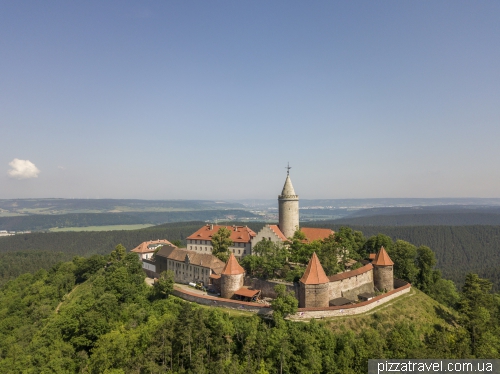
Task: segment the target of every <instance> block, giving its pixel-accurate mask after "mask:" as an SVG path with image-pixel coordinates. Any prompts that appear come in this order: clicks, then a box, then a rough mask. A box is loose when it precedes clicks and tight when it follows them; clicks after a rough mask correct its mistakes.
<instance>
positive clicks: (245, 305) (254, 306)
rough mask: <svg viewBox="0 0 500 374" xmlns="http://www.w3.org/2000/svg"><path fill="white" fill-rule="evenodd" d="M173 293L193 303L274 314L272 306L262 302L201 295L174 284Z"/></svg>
mask: <svg viewBox="0 0 500 374" xmlns="http://www.w3.org/2000/svg"><path fill="white" fill-rule="evenodd" d="M172 295H174V296H177V297H180V298H181V299H184V300H187V301H191V302H193V303H198V304H202V305H208V306H217V307H224V308H230V309H237V310H245V311H247V312H252V313H257V314H272V309H271V307H269V306H267V305H264V304H260V303H249V302H246V301H238V300H230V299H222V298H220V297H214V296H209V295H200V294H198V293H195V292H190V291H188V290H185V289H182V288H180V287H176V286H174V290H173V291H172Z"/></svg>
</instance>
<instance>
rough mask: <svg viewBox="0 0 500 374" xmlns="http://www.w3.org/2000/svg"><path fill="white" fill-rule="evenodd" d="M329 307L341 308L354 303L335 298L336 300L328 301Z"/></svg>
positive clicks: (342, 298)
mask: <svg viewBox="0 0 500 374" xmlns="http://www.w3.org/2000/svg"><path fill="white" fill-rule="evenodd" d="M329 304H330V306H342V305H350V304H354V301H352V300H349V299H346V298H345V297H337V298H336V299H332V300H330V303H329Z"/></svg>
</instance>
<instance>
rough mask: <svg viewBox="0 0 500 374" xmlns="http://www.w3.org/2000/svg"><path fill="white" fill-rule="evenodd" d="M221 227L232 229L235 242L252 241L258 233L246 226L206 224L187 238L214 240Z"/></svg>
mask: <svg viewBox="0 0 500 374" xmlns="http://www.w3.org/2000/svg"><path fill="white" fill-rule="evenodd" d="M221 227H225V228H226V229H228V230H230V231H231V237H230V238H231V240H232V241H233V242H234V243H250V240H252V238H253V237H254V236H255V235H257V234H256V233H255V232H254V231H253V230H251V229H249V228H248V227H246V226H219V225H205V226H203V227H202V228H200V229H199V230H198V231H196V232H195V233H194V234H191V235H190V236H188V237H187V239H191V240H197V239H200V240H212V235H213V234H215V233H216V232H217V231H219V229H220V228H221Z"/></svg>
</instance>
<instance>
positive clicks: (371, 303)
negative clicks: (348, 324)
mask: <svg viewBox="0 0 500 374" xmlns="http://www.w3.org/2000/svg"><path fill="white" fill-rule="evenodd" d="M410 291H411V284H410V283H406V284H405V285H403V286H402V287H399V288H396V289H394V290H392V291H390V292H387V293H384V294H382V295H378V296H376V297H374V298H373V299H371V300H368V301H363V302H360V303H357V304H351V305H343V306H331V307H328V308H299V309H298V312H297V313H296V314H294V315H293V316H290V319H292V320H300V319H303V318H306V319H309V318H327V317H346V316H350V315H356V314H361V313H365V312H368V311H369V310H371V309H373V308H376V307H378V306H380V305H383V304H385V303H387V302H388V301H391V300H393V299H395V298H396V297H399V296H402V295H404V294H406V293H409V292H410Z"/></svg>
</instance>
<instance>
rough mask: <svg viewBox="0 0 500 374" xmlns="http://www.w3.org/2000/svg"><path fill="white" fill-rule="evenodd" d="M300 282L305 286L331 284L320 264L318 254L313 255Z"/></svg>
mask: <svg viewBox="0 0 500 374" xmlns="http://www.w3.org/2000/svg"><path fill="white" fill-rule="evenodd" d="M300 281H301V282H302V283H304V284H323V283H328V282H330V281H329V279H328V277H327V276H326V274H325V271H324V270H323V266H321V263H320V262H319V258H318V256H317V255H316V252H314V253H313V255H312V257H311V259H310V260H309V263H308V264H307V268H306V271H305V272H304V275H303V276H302V278H300Z"/></svg>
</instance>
